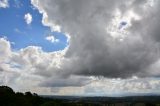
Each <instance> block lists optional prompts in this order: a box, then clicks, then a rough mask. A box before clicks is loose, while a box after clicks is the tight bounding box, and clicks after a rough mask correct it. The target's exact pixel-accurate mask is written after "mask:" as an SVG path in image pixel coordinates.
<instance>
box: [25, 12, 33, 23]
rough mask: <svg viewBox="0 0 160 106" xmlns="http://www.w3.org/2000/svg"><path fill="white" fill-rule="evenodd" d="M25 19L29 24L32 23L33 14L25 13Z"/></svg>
mask: <svg viewBox="0 0 160 106" xmlns="http://www.w3.org/2000/svg"><path fill="white" fill-rule="evenodd" d="M24 19H25V22H26V23H27V24H31V23H32V15H31V14H30V13H27V14H25V15H24Z"/></svg>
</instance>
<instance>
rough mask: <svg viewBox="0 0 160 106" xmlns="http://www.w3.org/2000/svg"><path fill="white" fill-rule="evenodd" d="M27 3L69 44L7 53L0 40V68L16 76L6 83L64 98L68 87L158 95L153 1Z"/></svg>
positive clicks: (159, 58)
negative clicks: (47, 50) (59, 95)
mask: <svg viewBox="0 0 160 106" xmlns="http://www.w3.org/2000/svg"><path fill="white" fill-rule="evenodd" d="M31 2H32V4H33V5H34V7H35V8H37V9H38V10H39V12H40V13H41V14H42V15H43V18H42V23H43V25H45V26H49V27H50V28H51V30H52V31H59V32H61V33H67V37H68V41H69V45H68V46H67V47H66V48H65V49H64V50H62V51H56V52H49V53H48V52H45V51H43V50H42V49H41V47H36V46H29V47H26V48H23V49H21V50H18V51H13V50H12V49H11V47H10V43H9V41H7V40H6V39H1V40H0V41H1V42H0V43H2V44H3V46H4V47H2V48H1V49H2V50H1V49H0V51H1V52H2V53H1V55H2V56H1V58H4V59H0V60H1V64H3V65H0V66H1V67H0V70H1V72H3V73H6V72H8V71H9V72H10V70H11V72H12V73H18V74H17V75H18V77H14V78H15V79H14V80H13V79H12V81H14V82H15V83H16V85H17V86H16V87H17V88H21V85H26V86H24V88H21V89H23V90H24V89H32V90H33V91H35V90H37V89H41V90H38V91H39V92H44V91H45V93H46V91H47V92H49V91H48V89H47V88H52V91H54V92H55V91H56V92H57V93H58V94H67V93H68V92H67V88H70V90H71V91H70V92H69V93H70V94H74V93H75V92H74V89H75V88H72V87H76V89H77V92H81V93H82V94H86V92H89V91H90V92H89V93H90V94H92V93H94V92H95V93H97V94H102V93H103V92H106V93H105V94H106V95H107V94H108V93H107V92H108V91H110V92H111V93H113V92H115V93H121V92H125V91H126V92H129V93H130V92H133V93H135V92H136V93H137V92H143V91H145V92H154V91H155V92H158V90H159V89H160V87H159V86H158V85H159V79H158V78H157V77H159V76H160V73H159V68H160V56H159V51H160V45H159V33H160V32H159V26H160V24H159V21H160V18H159V16H160V14H159V3H160V2H159V1H158V0H153V2H150V0H143V1H138V0H130V1H128V0H119V1H117V0H100V1H97V0H76V1H75V0H67V1H66V0H42V1H39V0H31ZM153 16H154V18H153ZM48 40H50V41H52V42H53V40H55V39H54V38H53V37H49V38H48ZM2 66H3V67H2ZM3 76H4V75H3ZM133 76H134V77H133ZM8 78H10V77H8ZM3 82H5V81H3ZM6 82H7V81H6ZM30 82H32V84H31V85H30ZM1 83H2V82H1ZM10 84H11V83H10ZM28 85H30V86H28ZM27 86H28V87H27ZM54 88H55V90H54ZM142 90H143V91H142ZM72 91H73V92H72ZM64 92H65V93H64ZM94 95H95V94H94Z"/></svg>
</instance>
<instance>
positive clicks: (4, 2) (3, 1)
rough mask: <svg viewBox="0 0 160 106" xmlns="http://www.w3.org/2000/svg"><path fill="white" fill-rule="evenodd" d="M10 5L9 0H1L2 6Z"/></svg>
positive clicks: (0, 4)
mask: <svg viewBox="0 0 160 106" xmlns="http://www.w3.org/2000/svg"><path fill="white" fill-rule="evenodd" d="M7 7H9V3H8V0H0V8H7Z"/></svg>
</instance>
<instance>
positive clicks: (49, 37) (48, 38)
mask: <svg viewBox="0 0 160 106" xmlns="http://www.w3.org/2000/svg"><path fill="white" fill-rule="evenodd" d="M45 39H46V40H48V41H49V42H51V43H56V42H59V39H56V38H55V37H54V36H52V35H49V36H47V37H46V38H45Z"/></svg>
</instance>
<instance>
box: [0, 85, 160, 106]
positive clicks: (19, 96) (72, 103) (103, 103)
mask: <svg viewBox="0 0 160 106" xmlns="http://www.w3.org/2000/svg"><path fill="white" fill-rule="evenodd" d="M0 106H160V97H159V96H153V97H149V96H148V97H146V96H144V97H143V96H141V97H140V96H137V97H123V98H109V97H82V98H73V99H71V98H68V99H67V98H63V97H62V98H59V99H56V98H51V97H50V98H49V97H40V96H38V95H37V94H35V93H31V92H25V93H20V92H14V91H13V90H12V89H11V88H10V87H7V86H0Z"/></svg>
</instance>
